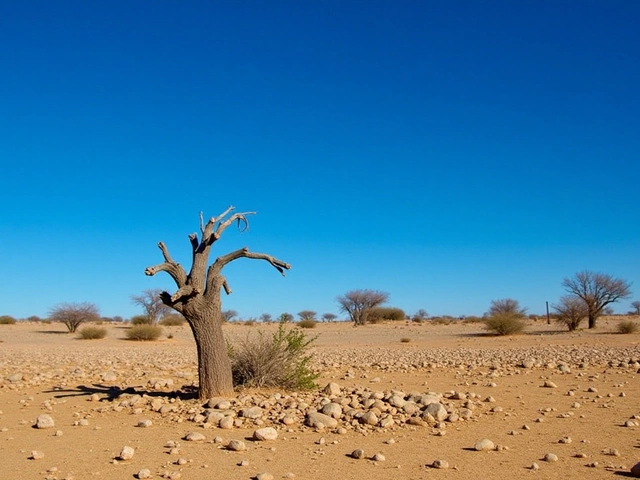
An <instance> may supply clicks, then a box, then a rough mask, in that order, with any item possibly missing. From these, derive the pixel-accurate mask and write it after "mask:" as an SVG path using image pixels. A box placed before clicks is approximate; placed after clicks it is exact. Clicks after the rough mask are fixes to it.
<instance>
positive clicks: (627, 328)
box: [618, 320, 640, 334]
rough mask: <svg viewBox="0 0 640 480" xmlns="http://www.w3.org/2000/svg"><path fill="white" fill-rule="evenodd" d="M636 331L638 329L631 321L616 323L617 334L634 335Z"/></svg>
mask: <svg viewBox="0 0 640 480" xmlns="http://www.w3.org/2000/svg"><path fill="white" fill-rule="evenodd" d="M638 330H640V327H638V324H637V323H636V322H634V321H632V320H625V321H622V322H620V323H618V333H624V334H628V333H636V332H637V331H638Z"/></svg>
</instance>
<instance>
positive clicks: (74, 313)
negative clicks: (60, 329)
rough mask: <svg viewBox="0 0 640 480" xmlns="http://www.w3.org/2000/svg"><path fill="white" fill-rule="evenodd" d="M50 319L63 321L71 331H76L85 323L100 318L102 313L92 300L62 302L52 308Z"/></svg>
mask: <svg viewBox="0 0 640 480" xmlns="http://www.w3.org/2000/svg"><path fill="white" fill-rule="evenodd" d="M49 319H50V320H53V321H54V322H60V323H63V324H64V325H65V326H66V327H67V330H69V333H75V332H76V330H77V329H78V327H79V326H80V325H82V324H83V323H85V322H91V321H93V322H96V321H98V320H100V313H99V310H98V307H97V306H96V305H95V304H93V303H91V302H83V303H60V304H58V305H56V306H55V307H53V308H52V309H51V312H50V315H49Z"/></svg>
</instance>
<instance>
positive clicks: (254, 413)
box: [240, 407, 263, 420]
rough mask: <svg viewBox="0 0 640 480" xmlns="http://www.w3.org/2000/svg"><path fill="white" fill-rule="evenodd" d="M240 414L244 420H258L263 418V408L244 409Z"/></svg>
mask: <svg viewBox="0 0 640 480" xmlns="http://www.w3.org/2000/svg"><path fill="white" fill-rule="evenodd" d="M240 414H241V415H242V416H243V417H244V418H250V419H252V420H254V419H257V418H262V414H263V412H262V408H260V407H249V408H243V409H242V410H240Z"/></svg>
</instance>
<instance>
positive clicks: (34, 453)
mask: <svg viewBox="0 0 640 480" xmlns="http://www.w3.org/2000/svg"><path fill="white" fill-rule="evenodd" d="M29 458H30V459H31V460H41V459H43V458H44V453H43V452H41V451H39V450H33V451H32V452H31V456H30V457H29Z"/></svg>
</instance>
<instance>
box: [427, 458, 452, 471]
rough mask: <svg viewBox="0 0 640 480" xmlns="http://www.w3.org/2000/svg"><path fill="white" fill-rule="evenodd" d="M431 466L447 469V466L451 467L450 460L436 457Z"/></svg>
mask: <svg viewBox="0 0 640 480" xmlns="http://www.w3.org/2000/svg"><path fill="white" fill-rule="evenodd" d="M431 466H432V467H433V468H441V469H445V468H449V462H447V461H446V460H440V459H436V460H434V461H433V463H432V464H431Z"/></svg>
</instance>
